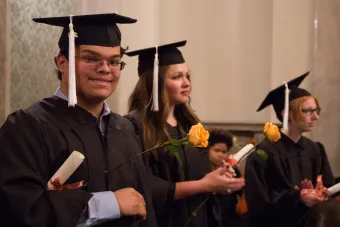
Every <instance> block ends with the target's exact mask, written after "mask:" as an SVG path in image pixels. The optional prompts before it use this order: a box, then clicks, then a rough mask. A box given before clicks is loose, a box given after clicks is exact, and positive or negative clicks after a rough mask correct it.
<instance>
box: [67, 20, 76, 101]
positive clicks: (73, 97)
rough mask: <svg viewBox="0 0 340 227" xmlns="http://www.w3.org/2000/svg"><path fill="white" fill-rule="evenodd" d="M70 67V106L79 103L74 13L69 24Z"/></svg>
mask: <svg viewBox="0 0 340 227" xmlns="http://www.w3.org/2000/svg"><path fill="white" fill-rule="evenodd" d="M69 29H70V33H69V44H68V45H69V46H68V54H69V57H68V59H69V62H68V64H69V68H68V106H75V105H76V104H77V91H76V70H75V44H74V39H75V36H76V34H75V32H74V30H73V23H72V15H71V16H70V24H69Z"/></svg>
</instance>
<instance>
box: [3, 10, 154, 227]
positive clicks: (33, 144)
mask: <svg viewBox="0 0 340 227" xmlns="http://www.w3.org/2000/svg"><path fill="white" fill-rule="evenodd" d="M34 21H35V22H38V23H44V24H49V25H54V26H59V27H62V28H63V32H62V34H61V36H60V39H59V43H58V44H59V48H60V51H59V54H58V55H57V56H56V57H55V62H56V65H57V67H58V78H59V79H60V87H59V88H58V89H57V91H56V93H55V95H53V96H51V97H47V98H44V99H42V100H40V101H38V102H36V103H35V104H33V105H32V106H30V107H29V108H27V109H24V110H18V111H15V112H14V113H12V114H10V115H9V116H8V118H7V120H6V122H5V123H4V125H3V126H2V128H1V131H0V201H1V202H0V225H1V226H3V225H7V226H17V227H20V226H27V227H29V226H30V227H33V226H49V227H75V226H77V227H78V226H79V227H80V226H94V225H95V226H119V227H133V226H137V225H138V226H145V227H146V226H147V227H154V226H156V219H155V216H154V211H153V205H152V199H151V193H150V189H149V185H148V175H147V172H146V168H145V165H144V162H143V160H142V159H141V158H137V159H135V160H133V161H131V162H129V163H127V164H126V165H123V166H121V167H120V168H119V169H117V170H116V171H111V172H109V173H107V174H103V173H104V171H106V170H110V169H113V168H114V167H116V166H119V165H120V164H122V163H124V162H125V161H127V160H128V159H130V158H131V157H133V156H135V155H136V154H137V153H138V152H142V150H141V149H140V147H139V144H138V143H137V140H136V138H135V137H134V134H133V133H134V126H133V125H132V123H131V122H130V121H129V120H127V119H126V118H124V117H122V116H120V115H118V114H116V113H113V112H112V111H111V110H110V108H109V106H108V105H107V104H106V102H105V100H106V99H107V98H108V97H109V96H110V95H111V94H112V93H113V92H114V91H115V89H116V87H117V84H118V82H119V78H120V73H121V70H122V69H123V68H124V65H125V64H124V63H123V62H122V61H121V58H122V56H123V54H124V52H123V49H122V48H121V46H120V44H121V33H120V30H119V28H118V26H117V23H135V22H136V20H135V19H132V18H128V17H123V16H120V15H118V14H97V15H81V16H74V17H53V18H37V19H34ZM70 21H71V22H72V21H73V22H72V23H73V25H74V32H76V33H77V35H76V36H77V37H76V38H75V40H74V48H72V47H73V45H69V43H70V44H72V38H70V39H69V37H72V33H71V32H72V29H69V24H70ZM70 27H71V26H70ZM72 65H73V66H74V67H70V66H72ZM72 70H73V71H72ZM72 75H74V77H72ZM71 78H74V79H75V83H73V82H72V79H71ZM74 90H75V92H76V93H75V96H76V99H77V100H73V101H71V99H72V94H73V93H72V92H73V91H74ZM73 98H74V97H73ZM72 102H73V103H72ZM129 130H131V133H130V131H129ZM73 151H78V152H80V153H82V154H83V156H84V157H85V159H84V161H83V162H82V163H81V165H80V166H79V167H78V168H77V169H76V171H75V172H74V173H72V175H71V176H70V178H69V179H68V180H67V181H66V182H65V185H63V187H62V188H61V189H63V190H58V191H57V190H51V189H54V188H50V187H47V184H48V182H50V181H49V180H50V179H51V177H52V176H53V175H54V174H55V173H56V171H57V170H58V169H59V168H60V167H61V165H62V164H63V163H64V162H65V160H66V159H67V158H68V157H69V155H70V154H71V153H72V152H73ZM98 176H100V177H98ZM81 181H85V182H84V183H85V185H86V187H81V188H76V189H68V188H67V187H66V185H69V186H70V185H72V186H74V185H75V183H79V182H81ZM57 186H58V185H57ZM58 189H59V188H58Z"/></svg>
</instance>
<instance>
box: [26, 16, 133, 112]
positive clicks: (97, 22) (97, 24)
mask: <svg viewBox="0 0 340 227" xmlns="http://www.w3.org/2000/svg"><path fill="white" fill-rule="evenodd" d="M33 21H35V22H37V23H43V24H48V25H53V26H59V27H63V28H64V29H63V32H62V33H61V36H60V38H59V42H58V45H59V48H60V50H64V51H68V55H69V76H68V77H69V78H68V79H69V84H68V86H69V92H68V104H69V106H74V105H76V104H77V92H76V79H75V45H94V46H105V47H116V46H120V42H121V39H122V38H121V33H120V30H119V28H118V26H117V24H131V23H135V22H136V21H137V20H136V19H132V18H129V17H124V16H121V15H118V14H115V13H110V14H92V15H79V16H72V15H70V16H67V17H46V18H34V19H33Z"/></svg>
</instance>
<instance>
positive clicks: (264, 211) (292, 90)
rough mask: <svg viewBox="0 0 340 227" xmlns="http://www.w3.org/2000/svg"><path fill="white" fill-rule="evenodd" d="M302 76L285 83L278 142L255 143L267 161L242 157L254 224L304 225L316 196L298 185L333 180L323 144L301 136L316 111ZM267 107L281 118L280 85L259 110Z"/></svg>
mask: <svg viewBox="0 0 340 227" xmlns="http://www.w3.org/2000/svg"><path fill="white" fill-rule="evenodd" d="M307 75H308V73H306V74H304V75H302V76H300V77H298V78H296V79H294V80H291V81H290V82H288V83H287V85H288V88H289V112H288V129H286V128H285V129H281V138H280V139H279V140H278V141H277V142H275V143H274V142H270V141H268V140H264V141H263V142H261V143H260V145H259V146H258V149H262V150H264V151H265V152H266V153H267V159H264V158H261V157H259V156H258V155H256V154H255V153H253V154H251V155H250V156H249V157H248V159H247V163H246V173H245V177H246V182H247V184H246V188H245V198H246V201H247V205H248V209H249V211H248V212H249V216H250V218H251V222H252V224H253V226H264V227H266V226H270V227H279V226H280V227H281V226H282V227H284V226H287V227H288V226H289V227H292V226H304V217H305V215H306V212H307V211H308V209H309V208H310V207H312V206H313V205H315V204H317V203H318V202H320V200H319V199H318V197H317V196H316V195H314V194H308V195H304V194H301V189H313V188H314V187H315V185H316V180H317V177H318V176H319V175H322V179H323V183H324V185H325V186H326V187H329V186H331V185H332V184H333V183H334V177H333V174H332V170H331V168H330V165H329V162H328V158H327V155H326V152H325V149H324V147H323V145H322V144H321V143H318V142H314V141H312V140H310V139H309V138H307V137H305V136H303V133H305V132H310V131H312V130H313V129H314V128H315V126H316V122H317V120H318V119H319V117H320V110H321V109H320V106H319V102H318V100H317V99H316V98H315V97H314V96H313V95H312V94H310V93H309V92H308V91H307V90H305V89H302V88H299V87H298V86H299V85H300V83H301V82H302V81H303V80H304V78H305V77H306V76H307ZM269 105H273V107H274V110H275V113H276V116H277V118H278V119H279V120H280V121H283V116H284V108H285V86H284V85H283V86H280V87H278V88H276V89H274V90H273V91H271V92H270V93H269V94H268V95H267V97H266V99H265V100H264V101H263V103H262V104H261V106H260V107H259V109H258V111H260V110H262V109H263V108H265V107H267V106H269Z"/></svg>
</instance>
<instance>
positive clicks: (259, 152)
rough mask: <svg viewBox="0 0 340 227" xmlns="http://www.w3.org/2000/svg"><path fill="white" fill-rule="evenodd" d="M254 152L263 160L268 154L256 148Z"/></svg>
mask: <svg viewBox="0 0 340 227" xmlns="http://www.w3.org/2000/svg"><path fill="white" fill-rule="evenodd" d="M256 154H257V155H258V156H259V157H260V158H262V159H263V160H267V159H268V154H267V152H265V151H264V150H262V149H257V150H256Z"/></svg>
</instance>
